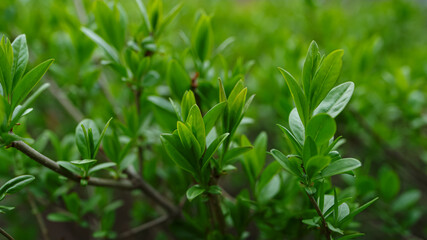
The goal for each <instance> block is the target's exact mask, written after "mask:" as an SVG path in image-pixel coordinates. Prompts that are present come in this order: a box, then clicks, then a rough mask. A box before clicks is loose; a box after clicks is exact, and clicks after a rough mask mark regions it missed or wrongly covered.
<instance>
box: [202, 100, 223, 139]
mask: <svg viewBox="0 0 427 240" xmlns="http://www.w3.org/2000/svg"><path fill="white" fill-rule="evenodd" d="M226 105H227V102H220V103H218V104H217V105H215V106H213V107H212V108H211V109H210V110H209V111H208V112H207V113H206V114H205V116H203V122H204V123H205V128H206V134H208V133H209V132H210V131H211V130H212V128H213V127H214V126H215V123H216V121H217V120H218V118H219V117H220V116H221V114H222V113H223V112H224V109H225V106H226Z"/></svg>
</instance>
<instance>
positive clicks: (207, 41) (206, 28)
mask: <svg viewBox="0 0 427 240" xmlns="http://www.w3.org/2000/svg"><path fill="white" fill-rule="evenodd" d="M213 41H214V39H213V32H212V27H211V18H210V17H209V16H208V15H206V14H205V13H203V14H202V15H201V16H200V18H199V21H198V22H197V24H196V27H195V28H194V31H193V37H192V41H191V42H192V45H193V49H194V54H195V55H196V56H197V57H198V58H199V59H200V60H201V61H202V62H204V61H205V60H207V59H209V58H210V56H211V54H212V50H213Z"/></svg>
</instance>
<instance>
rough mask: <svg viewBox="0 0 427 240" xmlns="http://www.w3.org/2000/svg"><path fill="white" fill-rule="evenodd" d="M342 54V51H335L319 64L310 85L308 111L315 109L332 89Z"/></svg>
mask: <svg viewBox="0 0 427 240" xmlns="http://www.w3.org/2000/svg"><path fill="white" fill-rule="evenodd" d="M343 54H344V51H343V50H335V51H333V52H331V53H330V54H329V55H328V56H326V58H325V59H324V60H323V61H322V63H321V64H320V66H319V69H318V70H317V72H316V75H315V76H314V78H313V81H312V83H311V85H310V109H315V108H316V107H317V106H318V105H319V103H320V102H321V101H322V100H323V99H324V98H325V97H326V95H327V94H328V92H329V90H331V88H333V87H334V85H335V83H336V82H337V80H338V77H339V75H340V73H341V68H342V56H343Z"/></svg>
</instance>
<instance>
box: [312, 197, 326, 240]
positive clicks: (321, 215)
mask: <svg viewBox="0 0 427 240" xmlns="http://www.w3.org/2000/svg"><path fill="white" fill-rule="evenodd" d="M306 194H307V196H308V199H310V202H311V204H313V206H314V208H315V209H316V212H317V214H318V215H319V217H320V218H321V220H322V228H323V232H324V234H325V237H326V239H328V240H329V239H331V230H329V228H328V224H327V223H326V219H325V216H323V213H322V211H321V210H320V208H319V205H317V202H316V200H315V199H314V198H313V196H312V195H310V194H308V193H307V192H306Z"/></svg>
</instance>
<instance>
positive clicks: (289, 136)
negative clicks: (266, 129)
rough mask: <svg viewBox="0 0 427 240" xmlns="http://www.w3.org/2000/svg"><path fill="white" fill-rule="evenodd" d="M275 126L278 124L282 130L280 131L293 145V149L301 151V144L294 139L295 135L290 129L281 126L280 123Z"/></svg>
mask: <svg viewBox="0 0 427 240" xmlns="http://www.w3.org/2000/svg"><path fill="white" fill-rule="evenodd" d="M277 126H279V128H280V129H281V130H282V132H283V133H284V134H285V135H286V136H287V137H288V139H289V140H290V141H291V143H292V145H293V146H294V148H295V150H296V151H297V153H301V152H302V146H301V144H300V143H299V142H298V140H297V139H296V137H295V136H294V135H293V134H292V133H291V131H289V130H288V129H287V128H285V127H283V126H282V125H280V124H277Z"/></svg>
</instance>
